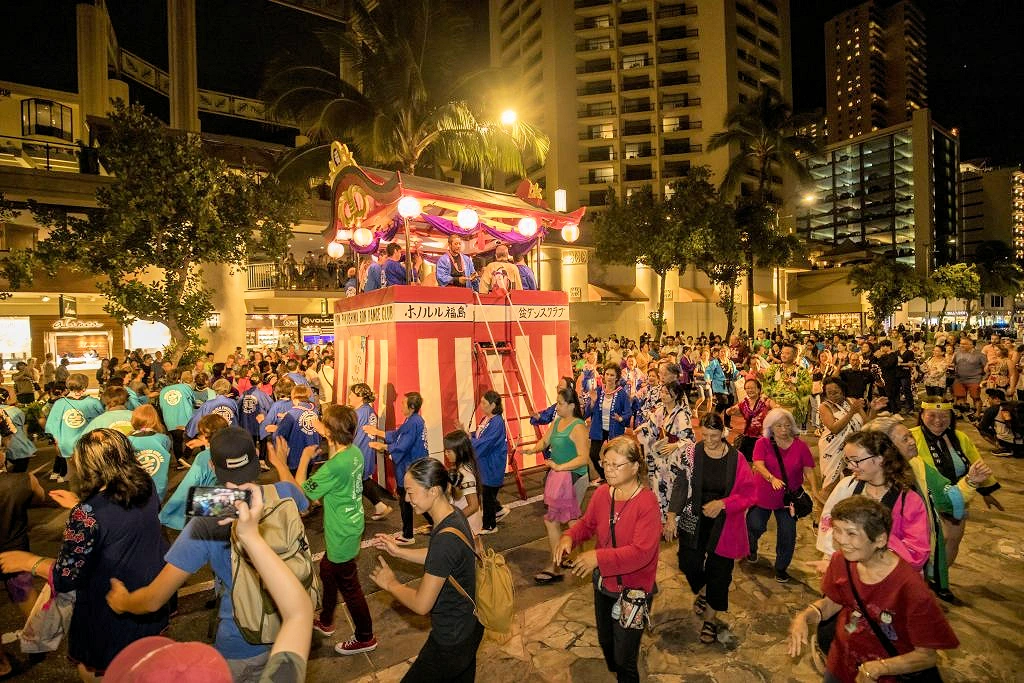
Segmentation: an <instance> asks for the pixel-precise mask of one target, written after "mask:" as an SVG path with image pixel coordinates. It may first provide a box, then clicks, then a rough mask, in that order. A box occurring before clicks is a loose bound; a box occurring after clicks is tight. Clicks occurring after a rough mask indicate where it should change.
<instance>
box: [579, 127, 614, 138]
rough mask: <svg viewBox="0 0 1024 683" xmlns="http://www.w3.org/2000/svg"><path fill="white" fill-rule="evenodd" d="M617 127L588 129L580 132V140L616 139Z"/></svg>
mask: <svg viewBox="0 0 1024 683" xmlns="http://www.w3.org/2000/svg"><path fill="white" fill-rule="evenodd" d="M614 139H615V129H614V128H610V129H608V130H587V131H584V132H582V133H580V140H614Z"/></svg>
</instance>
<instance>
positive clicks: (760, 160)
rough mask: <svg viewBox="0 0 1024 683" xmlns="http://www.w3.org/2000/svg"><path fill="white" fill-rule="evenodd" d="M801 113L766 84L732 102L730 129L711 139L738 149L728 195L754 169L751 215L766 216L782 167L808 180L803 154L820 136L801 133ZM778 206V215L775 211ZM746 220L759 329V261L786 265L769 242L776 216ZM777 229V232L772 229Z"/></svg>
mask: <svg viewBox="0 0 1024 683" xmlns="http://www.w3.org/2000/svg"><path fill="white" fill-rule="evenodd" d="M802 123H803V121H802V120H801V119H800V118H799V117H795V116H793V109H792V107H791V106H790V105H789V103H787V102H785V101H784V100H783V99H782V96H781V95H780V94H779V92H778V91H777V90H775V89H774V88H771V87H769V86H767V85H764V84H762V85H761V91H760V93H759V94H758V95H757V97H755V98H754V99H752V100H749V101H748V102H742V103H740V104H737V105H736V106H734V107H732V108H731V109H730V110H729V113H728V114H726V117H725V127H726V130H724V131H721V132H719V133H715V134H714V135H712V136H711V138H710V140H709V141H708V151H714V150H716V149H720V148H722V147H725V148H728V149H730V150H737V151H738V154H736V155H735V156H734V157H733V158H732V159H731V161H730V162H729V168H728V169H727V170H726V172H725V176H724V177H723V179H722V188H721V191H722V194H723V195H725V196H729V195H732V194H733V193H735V192H737V191H739V190H740V189H741V181H742V179H743V177H744V176H745V175H747V174H748V173H752V174H753V177H754V178H756V179H757V186H756V187H755V189H754V191H753V193H752V194H751V195H750V197H749V198H748V199H746V200H743V201H741V203H742V204H747V205H749V207H750V208H749V209H748V210H747V211H742V210H741V212H740V215H742V214H743V213H748V214H749V215H751V216H763V215H764V211H763V209H764V208H767V207H769V205H770V204H771V203H772V190H773V188H774V185H775V182H774V178H775V177H776V176H777V174H778V173H779V172H780V171H781V172H785V173H792V174H793V175H795V176H796V177H797V178H798V179H800V180H802V181H803V180H807V179H808V177H809V174H808V172H807V169H806V167H805V166H804V165H803V164H802V163H801V162H800V160H799V155H801V154H813V153H815V152H816V151H817V146H816V145H815V143H814V141H813V140H812V139H811V138H809V137H807V136H804V135H798V134H797V133H796V129H797V128H798V127H799V126H800V125H802ZM774 213H775V212H774V210H773V211H772V214H773V215H774ZM745 223H746V224H745V225H741V227H742V228H743V230H744V232H745V236H744V239H743V240H742V244H741V245H740V246H741V248H742V249H743V254H744V257H745V260H746V270H747V302H748V304H749V306H748V311H747V328H748V332H749V333H750V334H753V333H754V265H755V260H756V261H757V262H758V265H761V266H767V267H770V266H772V265H778V266H781V265H783V263H784V262H780V261H779V258H778V256H777V255H776V254H774V253H772V252H773V251H774V248H768V247H766V245H769V244H777V243H778V240H777V230H776V228H775V225H776V220H774V216H773V220H770V221H764V220H752V221H747V222H745ZM772 233H775V234H772Z"/></svg>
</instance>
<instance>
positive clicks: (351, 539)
mask: <svg viewBox="0 0 1024 683" xmlns="http://www.w3.org/2000/svg"><path fill="white" fill-rule="evenodd" d="M302 490H303V492H304V493H305V494H306V497H307V498H309V499H310V500H319V499H321V498H322V499H323V501H324V540H325V541H326V543H327V559H328V560H330V561H331V562H334V563H341V562H348V561H349V560H351V559H352V558H354V557H355V556H356V555H358V554H359V543H360V541H361V540H362V536H363V527H364V526H365V519H364V516H363V502H362V495H363V453H362V451H360V450H359V448H358V447H357V446H355V445H350V446H349V447H348V448H346V449H344V450H342V451H339V452H337V453H335V454H334V455H333V456H331V458H330V459H329V460H328V461H327V462H326V463H324V465H323V466H322V467H321V468H320V469H319V470H317V472H316V474H314V475H313V476H312V477H310V478H309V479H307V480H306V482H305V483H304V484H303V485H302Z"/></svg>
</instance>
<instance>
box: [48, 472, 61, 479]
mask: <svg viewBox="0 0 1024 683" xmlns="http://www.w3.org/2000/svg"><path fill="white" fill-rule="evenodd" d="M59 476H60V475H58V474H57V473H56V472H50V481H57V477H59Z"/></svg>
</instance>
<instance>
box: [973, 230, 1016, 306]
mask: <svg viewBox="0 0 1024 683" xmlns="http://www.w3.org/2000/svg"><path fill="white" fill-rule="evenodd" d="M973 260H974V263H975V264H977V266H978V277H979V279H980V282H979V286H980V288H981V291H982V293H985V294H998V295H1000V296H1016V295H1017V294H1018V293H1020V291H1021V286H1022V285H1024V271H1022V270H1021V267H1020V266H1018V265H1017V264H1016V262H1015V259H1014V253H1013V249H1011V248H1010V245H1009V244H1007V243H1006V242H1003V241H1002V240H985V241H983V242H979V243H978V246H977V247H976V248H975V251H974V259H973Z"/></svg>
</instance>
